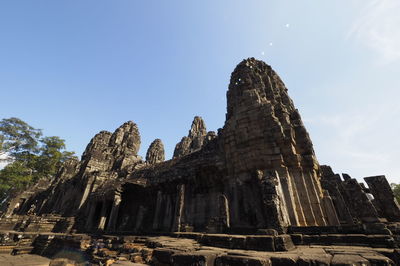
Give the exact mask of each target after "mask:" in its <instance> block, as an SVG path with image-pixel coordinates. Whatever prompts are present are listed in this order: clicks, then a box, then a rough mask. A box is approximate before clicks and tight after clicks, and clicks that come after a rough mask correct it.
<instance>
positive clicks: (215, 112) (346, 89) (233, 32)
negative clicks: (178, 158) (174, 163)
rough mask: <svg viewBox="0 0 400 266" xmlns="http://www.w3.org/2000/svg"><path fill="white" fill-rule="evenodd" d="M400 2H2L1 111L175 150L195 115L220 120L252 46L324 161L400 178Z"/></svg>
mask: <svg viewBox="0 0 400 266" xmlns="http://www.w3.org/2000/svg"><path fill="white" fill-rule="evenodd" d="M399 13H400V2H399V1H398V0H347V1H317V0H303V1H289V0H273V1H272V0H271V1H265V0H264V1H261V0H247V1H243V0H240V1H239V0H229V1H228V0H221V1H208V0H204V1H174V0H170V1H154V0H146V1H133V0H129V1H128V0H125V1H124V0H118V1H100V0H92V1H90V0H86V1H72V0H71V1H50V0H48V1H42V0H35V1H28V0H26V1H23V0H21V1H1V2H0V47H1V49H0V91H1V96H2V97H1V105H0V118H7V117H11V116H15V117H19V118H21V119H23V120H25V121H26V122H28V123H29V124H31V125H32V126H34V127H37V128H42V129H43V130H44V134H45V135H48V136H50V135H57V136H60V137H62V138H64V139H65V140H66V143H67V147H68V149H70V150H74V151H76V152H77V153H78V154H81V153H82V152H83V150H84V148H85V147H86V145H87V143H88V142H89V141H90V139H91V137H92V136H93V135H94V134H96V133H97V132H98V131H100V130H109V131H114V130H115V129H116V128H117V127H118V126H119V125H121V124H122V123H123V122H125V121H127V120H133V121H134V122H136V123H137V124H138V126H139V129H140V132H141V136H142V146H141V151H140V154H141V155H142V156H143V155H144V154H145V153H146V150H147V147H148V146H149V144H150V143H151V141H152V140H154V139H155V138H161V139H162V140H163V142H164V145H165V147H166V151H167V158H170V157H171V156H172V152H173V149H174V147H175V144H176V143H177V142H178V141H179V140H180V138H181V137H182V136H184V135H187V132H188V130H189V127H190V124H191V121H192V119H193V117H194V116H195V115H200V116H202V117H203V118H204V120H205V122H206V125H207V127H208V129H209V130H217V129H218V128H219V127H222V126H223V123H224V120H225V112H226V99H225V96H226V91H227V87H228V82H229V77H230V73H231V72H232V71H233V69H234V67H235V66H236V64H238V63H239V62H240V61H241V60H242V59H244V58H247V57H256V58H258V59H262V60H264V61H266V62H267V63H268V64H270V65H272V67H273V68H274V69H275V70H276V71H277V72H278V73H279V74H280V76H281V77H282V79H283V80H284V82H285V83H286V85H287V87H288V89H289V93H290V95H291V97H292V98H293V100H294V102H295V104H296V106H297V108H299V110H300V113H301V114H302V117H303V119H304V121H305V124H306V127H307V129H308V130H309V133H310V135H311V138H312V140H313V143H314V147H315V150H316V154H317V158H318V160H319V162H320V163H321V164H330V165H331V166H332V167H333V168H334V170H335V171H337V172H346V173H349V174H350V175H352V176H353V177H356V178H361V177H364V176H369V175H377V174H386V175H387V177H388V178H389V180H390V181H392V182H400V163H399V159H398V158H400V140H399V138H398V135H399V131H400V123H399V115H400V104H399V103H398V99H399V98H400V92H399V88H398V84H399V77H400V31H399V30H398V27H399V26H400V17H399V16H398V15H397V14H399Z"/></svg>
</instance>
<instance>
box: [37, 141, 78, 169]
mask: <svg viewBox="0 0 400 266" xmlns="http://www.w3.org/2000/svg"><path fill="white" fill-rule="evenodd" d="M40 142H41V143H42V145H41V147H40V149H39V155H38V156H37V159H36V162H35V163H36V167H35V170H36V171H37V172H38V175H39V176H40V177H52V176H54V175H55V174H56V173H57V170H58V169H59V168H60V167H61V164H62V163H63V162H65V161H66V160H68V159H71V158H72V157H75V156H74V153H73V152H69V151H65V143H64V140H63V139H60V138H59V137H56V136H53V137H44V138H42V139H41V140H40Z"/></svg>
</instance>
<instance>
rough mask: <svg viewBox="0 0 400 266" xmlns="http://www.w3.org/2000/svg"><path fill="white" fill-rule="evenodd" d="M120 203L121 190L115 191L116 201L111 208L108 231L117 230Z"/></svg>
mask: <svg viewBox="0 0 400 266" xmlns="http://www.w3.org/2000/svg"><path fill="white" fill-rule="evenodd" d="M120 204H121V193H120V192H119V191H115V195H114V201H113V205H112V208H111V214H110V220H109V222H108V225H107V231H115V230H116V226H117V219H118V212H119V206H120Z"/></svg>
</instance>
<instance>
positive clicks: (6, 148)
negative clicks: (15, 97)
mask: <svg viewBox="0 0 400 266" xmlns="http://www.w3.org/2000/svg"><path fill="white" fill-rule="evenodd" d="M0 136H1V137H0V154H2V155H4V154H7V155H8V156H7V157H8V158H9V159H10V158H13V159H16V160H18V159H20V158H21V159H23V158H25V159H26V158H27V157H29V156H27V155H28V154H36V153H37V152H38V151H39V150H38V149H39V143H38V142H39V140H40V137H41V136H42V130H41V129H36V128H33V127H32V126H30V125H28V124H27V123H25V122H24V121H22V120H21V119H19V118H16V117H11V118H6V119H3V120H1V121H0Z"/></svg>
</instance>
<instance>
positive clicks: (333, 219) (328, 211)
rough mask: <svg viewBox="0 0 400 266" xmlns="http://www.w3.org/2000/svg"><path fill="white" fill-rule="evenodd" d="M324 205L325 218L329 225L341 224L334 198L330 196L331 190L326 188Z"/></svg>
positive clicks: (323, 199)
mask: <svg viewBox="0 0 400 266" xmlns="http://www.w3.org/2000/svg"><path fill="white" fill-rule="evenodd" d="M322 207H323V209H324V213H325V220H326V221H327V222H328V224H327V225H340V221H339V218H338V216H337V214H336V211H335V206H334V205H333V201H332V198H331V197H330V196H329V192H328V191H326V190H325V191H324V197H323V198H322Z"/></svg>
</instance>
